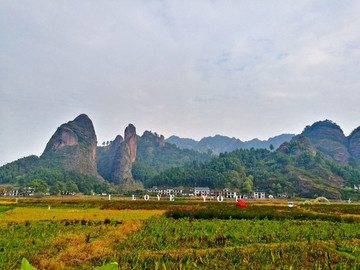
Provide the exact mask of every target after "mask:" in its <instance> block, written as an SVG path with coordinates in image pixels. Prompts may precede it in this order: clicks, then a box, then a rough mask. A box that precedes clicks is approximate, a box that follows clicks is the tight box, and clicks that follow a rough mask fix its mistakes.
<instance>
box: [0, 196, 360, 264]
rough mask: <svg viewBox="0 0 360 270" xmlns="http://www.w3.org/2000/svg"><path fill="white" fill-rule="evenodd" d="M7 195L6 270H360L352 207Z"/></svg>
mask: <svg viewBox="0 0 360 270" xmlns="http://www.w3.org/2000/svg"><path fill="white" fill-rule="evenodd" d="M0 201H1V203H0V269H20V265H21V261H22V258H23V257H25V258H27V259H28V260H29V262H30V263H31V264H32V265H33V266H35V267H37V268H38V269H93V268H94V267H96V266H101V265H105V264H108V263H110V262H118V264H119V267H120V269H360V222H359V221H360V206H359V205H355V204H350V205H349V204H331V205H326V204H318V205H301V206H299V205H297V204H295V207H292V208H289V207H287V206H286V204H284V203H277V202H275V203H274V202H271V203H269V202H263V203H258V202H256V201H248V202H247V204H248V207H247V208H240V207H236V206H235V203H234V202H223V203H218V202H205V203H204V202H201V201H200V200H198V201H196V200H190V201H180V200H178V201H175V202H170V201H166V200H162V201H155V200H153V201H144V200H137V201H131V200H112V201H107V200H99V199H98V200H94V199H87V198H82V199H61V198H60V199H52V200H49V199H36V200H35V199H29V200H19V201H18V203H14V202H13V201H5V200H0ZM48 205H51V209H50V210H48V208H47V206H48Z"/></svg>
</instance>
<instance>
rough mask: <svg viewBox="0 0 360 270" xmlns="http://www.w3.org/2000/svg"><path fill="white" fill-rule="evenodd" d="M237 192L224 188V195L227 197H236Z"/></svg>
mask: <svg viewBox="0 0 360 270" xmlns="http://www.w3.org/2000/svg"><path fill="white" fill-rule="evenodd" d="M235 194H236V192H235V191H233V190H230V189H229V188H224V189H223V196H224V197H225V198H234V197H235Z"/></svg>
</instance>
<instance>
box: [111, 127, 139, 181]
mask: <svg viewBox="0 0 360 270" xmlns="http://www.w3.org/2000/svg"><path fill="white" fill-rule="evenodd" d="M115 141H116V140H115ZM112 145H114V143H113V144H112ZM114 152H115V155H114V159H113V161H112V167H111V176H110V179H111V181H112V182H114V183H115V184H116V185H133V184H134V180H133V178H132V173H131V169H132V163H133V162H135V159H136V128H135V127H134V126H133V125H132V124H129V125H128V126H127V128H126V129H125V136H124V140H123V141H122V142H120V143H117V145H114Z"/></svg>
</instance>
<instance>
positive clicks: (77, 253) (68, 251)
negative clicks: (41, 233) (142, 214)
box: [35, 220, 141, 270]
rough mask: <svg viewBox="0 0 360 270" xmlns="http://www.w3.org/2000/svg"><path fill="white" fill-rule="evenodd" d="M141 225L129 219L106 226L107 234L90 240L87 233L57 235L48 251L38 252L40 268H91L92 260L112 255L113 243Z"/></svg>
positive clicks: (55, 269) (37, 264) (119, 240)
mask: <svg viewBox="0 0 360 270" xmlns="http://www.w3.org/2000/svg"><path fill="white" fill-rule="evenodd" d="M140 227H141V220H127V221H126V222H125V224H124V225H123V226H121V227H113V226H112V227H109V226H107V227H104V228H103V229H106V230H107V234H106V235H105V236H103V237H101V238H97V239H96V240H94V241H92V242H89V241H87V240H86V238H87V237H86V234H85V233H81V234H77V235H75V234H70V233H68V234H64V235H59V236H57V237H56V238H55V239H54V241H53V242H52V243H51V245H50V247H49V249H48V251H47V252H42V253H39V254H38V258H37V260H38V262H37V263H36V264H35V265H36V266H37V267H38V269H47V270H57V269H73V268H76V267H77V266H79V265H81V266H82V267H84V266H87V265H88V266H89V269H90V268H91V263H90V261H91V260H101V259H103V258H105V257H109V256H110V257H111V255H112V253H113V252H112V249H111V247H112V245H113V244H116V243H119V242H121V241H123V240H124V239H125V238H126V237H127V236H128V235H130V234H131V233H133V232H135V231H136V230H138V229H139V228H140Z"/></svg>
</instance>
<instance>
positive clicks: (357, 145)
mask: <svg viewBox="0 0 360 270" xmlns="http://www.w3.org/2000/svg"><path fill="white" fill-rule="evenodd" d="M348 140H349V152H350V154H351V155H352V156H354V157H356V158H357V159H360V127H358V128H357V129H355V130H354V131H353V132H352V133H351V134H350V136H349V137H348Z"/></svg>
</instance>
